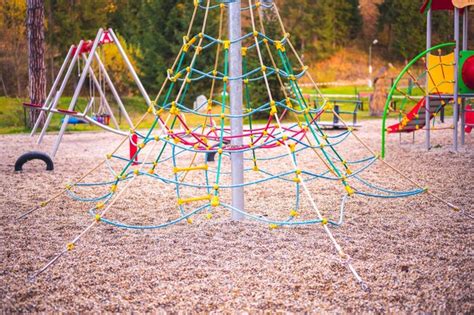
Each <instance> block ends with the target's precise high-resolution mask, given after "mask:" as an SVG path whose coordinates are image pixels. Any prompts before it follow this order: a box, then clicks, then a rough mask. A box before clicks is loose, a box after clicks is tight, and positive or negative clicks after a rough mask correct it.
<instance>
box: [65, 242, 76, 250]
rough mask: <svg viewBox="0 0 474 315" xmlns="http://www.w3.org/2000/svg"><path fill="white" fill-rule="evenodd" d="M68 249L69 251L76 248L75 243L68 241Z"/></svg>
mask: <svg viewBox="0 0 474 315" xmlns="http://www.w3.org/2000/svg"><path fill="white" fill-rule="evenodd" d="M66 249H67V250H68V251H71V250H73V249H74V243H68V244H67V245H66Z"/></svg>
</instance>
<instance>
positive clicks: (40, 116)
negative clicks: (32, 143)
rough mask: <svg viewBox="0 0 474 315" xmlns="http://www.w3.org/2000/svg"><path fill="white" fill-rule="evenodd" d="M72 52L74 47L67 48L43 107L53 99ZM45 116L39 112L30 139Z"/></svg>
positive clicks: (42, 112)
mask: <svg viewBox="0 0 474 315" xmlns="http://www.w3.org/2000/svg"><path fill="white" fill-rule="evenodd" d="M73 50H74V45H72V46H71V47H70V48H69V51H68V52H67V55H66V58H65V59H64V62H63V64H62V65H61V68H60V69H59V72H58V75H57V76H56V79H55V80H54V82H53V86H51V90H49V94H48V97H46V100H45V101H44V104H43V107H45V106H46V107H47V106H48V103H49V102H50V101H51V99H52V98H53V96H54V94H55V92H56V88H57V86H58V84H59V81H61V77H62V76H63V72H64V70H65V69H66V66H67V64H68V63H69V59H71V55H72V52H73ZM44 115H45V112H44V111H41V112H40V113H39V116H38V118H37V119H36V122H35V125H34V126H33V129H32V130H31V133H30V137H32V136H33V135H34V134H35V132H36V129H37V128H38V126H39V124H40V121H41V120H43V116H44Z"/></svg>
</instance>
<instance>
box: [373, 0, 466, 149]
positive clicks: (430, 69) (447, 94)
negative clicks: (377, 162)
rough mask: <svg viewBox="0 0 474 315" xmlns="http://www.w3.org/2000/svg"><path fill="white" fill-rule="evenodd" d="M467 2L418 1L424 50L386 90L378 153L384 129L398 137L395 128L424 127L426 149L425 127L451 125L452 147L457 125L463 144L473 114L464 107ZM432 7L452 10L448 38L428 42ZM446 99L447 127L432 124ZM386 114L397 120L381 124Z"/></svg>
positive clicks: (399, 130) (428, 144) (455, 143)
mask: <svg viewBox="0 0 474 315" xmlns="http://www.w3.org/2000/svg"><path fill="white" fill-rule="evenodd" d="M473 4H474V3H473V2H472V1H462V0H458V1H456V0H426V1H425V3H424V4H423V6H422V8H421V12H422V13H425V12H426V16H427V27H426V50H425V51H423V52H422V53H420V54H419V55H418V56H416V57H415V58H414V59H413V60H411V61H410V62H409V63H408V64H407V65H406V66H405V68H404V69H403V70H402V71H401V73H400V74H399V75H398V77H397V78H396V80H395V81H394V83H393V85H392V87H391V89H390V92H389V94H388V97H387V100H386V103H385V109H384V115H383V122H382V150H381V153H382V157H385V154H386V152H385V139H386V135H387V133H388V134H392V133H398V134H399V135H400V140H401V133H413V137H414V135H415V132H416V131H418V130H425V132H426V145H425V147H426V149H427V150H429V149H430V148H431V137H430V135H431V131H433V130H442V129H452V130H453V150H454V151H457V150H458V137H459V128H461V145H464V142H465V136H466V133H467V132H469V131H470V130H471V128H472V117H473V115H474V112H473V111H472V110H470V109H468V108H471V107H470V106H469V105H468V102H469V101H470V100H472V99H474V51H472V50H468V29H469V17H468V15H469V9H470V7H471V6H472V5H473ZM435 10H454V40H455V41H454V43H444V44H439V45H436V46H433V47H432V46H431V45H432V43H431V32H432V29H431V26H432V11H435ZM460 16H462V48H461V41H460V34H461V31H460V27H459V26H460ZM453 49H454V51H453ZM445 51H450V53H444V52H445ZM405 82H408V84H404V83H405ZM448 104H452V106H453V124H452V126H450V127H442V128H438V127H435V119H436V117H437V116H438V114H439V113H440V112H444V109H445V107H446V105H448ZM468 106H469V107H468ZM390 113H396V114H397V117H398V123H396V124H394V125H391V126H388V127H387V126H386V124H387V119H389V115H390ZM430 122H432V123H433V124H431V123H430Z"/></svg>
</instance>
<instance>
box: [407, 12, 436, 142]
mask: <svg viewBox="0 0 474 315" xmlns="http://www.w3.org/2000/svg"><path fill="white" fill-rule="evenodd" d="M432 17H433V13H432V11H431V8H430V9H428V13H427V14H426V49H427V50H428V49H430V48H431V35H432V25H433V24H432ZM428 60H430V53H427V54H426V68H427V69H429V68H430V65H429V64H428ZM426 91H427V93H426V94H427V95H426V99H425V129H426V139H425V148H426V150H429V149H431V125H430V121H431V114H430V111H431V104H430V102H431V99H430V92H431V91H430V89H429V84H428V80H426ZM441 101H442V100H441ZM413 135H415V133H414V132H413Z"/></svg>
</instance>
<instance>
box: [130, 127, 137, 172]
mask: <svg viewBox="0 0 474 315" xmlns="http://www.w3.org/2000/svg"><path fill="white" fill-rule="evenodd" d="M137 142H138V137H137V135H136V134H135V133H134V134H133V135H132V137H131V139H130V160H131V159H133V157H134V156H135V154H136V153H137ZM137 161H138V154H137V155H136V156H135V161H134V162H133V163H132V165H137V164H138V163H137Z"/></svg>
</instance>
